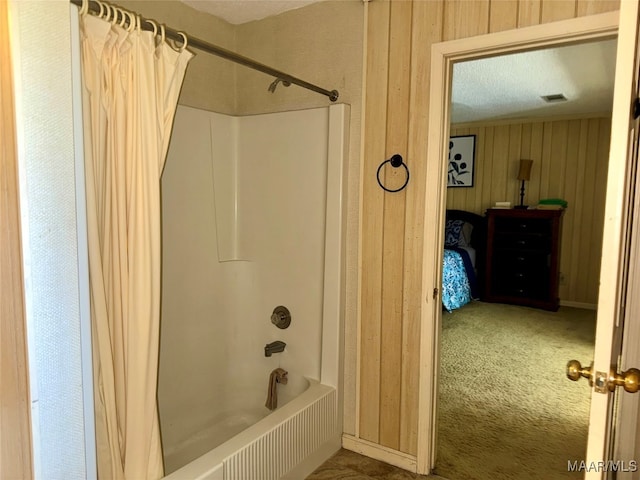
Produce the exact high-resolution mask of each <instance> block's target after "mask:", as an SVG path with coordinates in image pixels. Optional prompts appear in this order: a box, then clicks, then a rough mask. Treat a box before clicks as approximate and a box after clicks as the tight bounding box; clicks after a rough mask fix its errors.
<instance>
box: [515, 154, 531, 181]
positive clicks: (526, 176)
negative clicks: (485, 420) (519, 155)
mask: <svg viewBox="0 0 640 480" xmlns="http://www.w3.org/2000/svg"><path fill="white" fill-rule="evenodd" d="M532 165H533V160H524V159H521V160H520V170H519V171H518V180H530V179H531V166H532Z"/></svg>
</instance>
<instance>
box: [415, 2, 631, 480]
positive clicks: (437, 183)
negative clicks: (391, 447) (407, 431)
mask: <svg viewBox="0 0 640 480" xmlns="http://www.w3.org/2000/svg"><path fill="white" fill-rule="evenodd" d="M618 18H619V12H618V11H615V12H608V13H603V14H600V15H591V16H586V17H579V18H575V19H571V20H564V21H559V22H553V23H547V24H543V25H535V26H532V27H525V28H520V29H516V30H509V31H504V32H498V33H492V34H487V35H481V36H477V37H470V38H464V39H460V40H452V41H448V42H442V43H436V44H433V45H432V50H431V87H430V97H429V98H431V104H430V107H429V129H428V131H429V138H430V139H431V140H430V141H429V143H428V146H427V165H426V167H427V168H426V170H427V171H426V189H425V190H426V195H425V201H424V219H425V221H424V226H425V229H424V252H423V253H424V255H423V265H422V267H423V270H422V298H423V299H424V302H425V303H424V304H423V306H422V311H421V327H420V328H421V330H420V367H419V368H420V385H419V411H418V451H417V459H416V460H417V471H418V473H422V474H427V473H429V472H430V471H431V470H432V469H433V468H434V466H435V456H436V441H435V440H436V436H437V432H436V427H437V425H436V423H437V422H436V418H437V409H436V407H437V392H438V381H439V362H440V352H439V344H440V330H441V321H442V311H441V310H442V309H441V307H440V305H441V296H440V290H441V277H442V266H441V263H442V261H441V259H442V255H443V253H444V252H443V248H444V247H443V244H442V240H441V239H442V238H443V236H444V218H445V208H446V207H445V200H446V175H445V166H446V161H445V160H446V152H447V149H446V146H447V144H448V138H449V128H450V125H449V124H450V121H449V119H450V99H451V78H452V73H453V64H454V63H456V62H460V61H464V60H471V59H477V58H482V57H491V56H495V55H499V54H505V53H510V52H511V53H512V52H520V51H526V50H534V49H538V48H545V47H550V46H560V45H569V44H574V43H578V42H583V41H590V40H591V41H594V40H604V39H608V38H615V37H617V34H618ZM434 225H435V228H434ZM436 292H437V293H436Z"/></svg>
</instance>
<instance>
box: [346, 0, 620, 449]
mask: <svg viewBox="0 0 640 480" xmlns="http://www.w3.org/2000/svg"><path fill="white" fill-rule="evenodd" d="M367 8H368V12H367V25H366V35H367V43H366V45H367V48H366V52H365V62H366V65H365V72H366V80H365V117H364V138H363V145H364V148H363V155H364V157H363V167H362V168H363V170H362V172H363V176H362V182H363V184H362V219H361V260H360V261H361V267H360V268H361V285H360V314H359V325H360V336H359V338H360V345H359V351H360V354H359V361H360V377H359V397H358V400H357V401H358V410H357V411H358V412H359V413H358V432H357V433H356V435H355V437H356V438H359V439H362V440H366V441H368V442H372V443H374V444H377V445H381V446H384V447H388V448H390V449H392V450H395V451H400V452H404V453H407V454H409V455H416V452H417V417H418V388H417V385H418V380H419V379H418V370H419V343H418V332H419V328H420V324H419V322H420V314H421V312H420V308H421V305H422V302H421V298H420V296H421V274H422V272H421V268H422V248H423V239H422V233H421V232H422V230H423V222H424V218H423V214H424V212H423V205H424V196H425V193H426V192H425V189H424V182H425V178H426V177H425V175H426V168H425V166H426V162H427V158H426V151H427V150H426V148H427V142H428V141H429V131H428V122H427V116H428V111H429V93H428V92H429V75H430V51H431V44H433V43H436V42H441V41H444V40H451V39H458V38H465V37H470V36H474V35H481V34H485V33H490V32H496V31H501V30H507V29H512V28H519V27H525V26H529V25H535V24H540V23H545V22H552V21H556V20H564V19H568V18H573V17H578V16H584V15H592V14H597V13H603V12H607V11H611V10H616V9H618V8H619V1H618V0H612V1H607V0H605V1H598V0H512V1H510V0H473V1H470V0H447V1H444V0H434V1H420V0H415V1H386V0H375V1H372V2H370V3H368V4H367ZM394 153H401V154H403V156H405V159H406V161H407V164H408V165H409V168H410V169H411V182H410V184H409V186H408V188H407V189H405V190H403V191H402V192H400V193H384V192H383V190H382V189H380V187H379V186H378V184H377V182H376V170H377V168H378V165H379V164H380V163H381V162H382V161H383V160H385V159H387V158H389V157H390V156H391V155H392V154H394ZM402 173H403V172H401V171H400V169H397V171H395V172H394V171H389V170H386V171H384V172H383V176H384V177H386V178H385V179H384V181H385V182H386V183H387V185H388V186H390V187H393V186H394V185H396V184H397V182H399V181H402V180H403V177H402ZM396 176H398V177H402V178H393V177H396ZM572 228H575V225H574V226H572Z"/></svg>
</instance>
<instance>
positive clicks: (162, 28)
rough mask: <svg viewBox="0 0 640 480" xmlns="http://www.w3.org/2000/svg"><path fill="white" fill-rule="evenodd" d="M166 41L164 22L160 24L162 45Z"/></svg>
mask: <svg viewBox="0 0 640 480" xmlns="http://www.w3.org/2000/svg"><path fill="white" fill-rule="evenodd" d="M163 43H164V23H162V24H160V45H162V44H163Z"/></svg>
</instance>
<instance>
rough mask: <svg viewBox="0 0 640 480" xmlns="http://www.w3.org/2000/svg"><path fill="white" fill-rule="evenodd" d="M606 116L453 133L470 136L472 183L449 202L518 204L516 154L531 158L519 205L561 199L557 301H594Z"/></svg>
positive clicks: (481, 207)
mask: <svg viewBox="0 0 640 480" xmlns="http://www.w3.org/2000/svg"><path fill="white" fill-rule="evenodd" d="M610 134H611V118H610V117H608V118H582V119H575V120H557V121H539V122H533V121H532V122H520V123H513V124H509V125H505V124H502V125H490V124H487V125H473V126H471V127H469V128H456V127H455V126H453V127H452V129H451V135H475V136H476V163H475V165H476V168H475V181H474V186H473V187H471V188H449V189H447V208H455V209H460V210H468V211H471V212H475V213H478V214H480V215H482V214H484V212H485V210H486V209H487V208H489V207H490V206H492V205H494V204H495V202H497V201H510V202H511V203H512V204H514V205H515V204H517V203H519V202H520V182H519V181H518V180H517V179H516V176H517V174H518V167H519V160H520V159H521V158H528V159H531V160H533V168H532V171H531V181H529V182H526V184H525V199H524V201H525V204H527V205H535V204H537V203H538V200H540V199H541V198H564V199H565V200H567V202H568V203H569V208H567V210H566V211H565V213H564V216H563V228H562V247H561V258H560V271H561V272H562V274H561V285H560V299H561V300H563V301H567V302H575V303H580V304H591V305H595V304H596V303H597V302H598V281H599V275H600V254H601V251H602V233H603V231H602V229H603V224H604V200H605V186H606V182H605V179H606V174H607V166H608V164H609V139H610V136H611V135H610Z"/></svg>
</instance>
